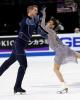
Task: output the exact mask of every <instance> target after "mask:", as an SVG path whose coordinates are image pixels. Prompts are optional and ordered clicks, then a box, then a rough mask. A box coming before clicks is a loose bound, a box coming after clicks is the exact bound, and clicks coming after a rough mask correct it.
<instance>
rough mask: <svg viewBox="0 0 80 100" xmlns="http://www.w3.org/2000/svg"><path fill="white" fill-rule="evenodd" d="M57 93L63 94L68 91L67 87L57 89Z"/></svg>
mask: <svg viewBox="0 0 80 100" xmlns="http://www.w3.org/2000/svg"><path fill="white" fill-rule="evenodd" d="M57 93H58V94H64V93H68V88H64V89H62V90H60V91H57Z"/></svg>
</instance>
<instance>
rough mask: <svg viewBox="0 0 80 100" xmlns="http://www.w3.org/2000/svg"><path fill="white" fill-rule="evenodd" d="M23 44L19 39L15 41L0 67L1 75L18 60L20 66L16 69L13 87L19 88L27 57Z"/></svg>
mask: <svg viewBox="0 0 80 100" xmlns="http://www.w3.org/2000/svg"><path fill="white" fill-rule="evenodd" d="M24 47H25V44H24V43H22V42H21V41H20V40H18V41H17V42H15V44H14V46H13V51H12V53H11V56H10V58H9V59H7V60H6V61H5V62H4V63H3V64H2V65H1V67H0V75H2V74H3V73H4V72H5V71H6V70H7V69H8V68H9V67H10V65H12V64H13V63H14V62H15V61H16V60H18V62H19V64H20V67H19V69H18V73H17V78H16V83H15V86H14V87H15V88H20V87H21V85H22V80H23V77H24V74H25V71H26V68H27V59H26V54H25V51H24Z"/></svg>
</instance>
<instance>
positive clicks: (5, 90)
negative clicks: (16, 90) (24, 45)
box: [0, 56, 80, 100]
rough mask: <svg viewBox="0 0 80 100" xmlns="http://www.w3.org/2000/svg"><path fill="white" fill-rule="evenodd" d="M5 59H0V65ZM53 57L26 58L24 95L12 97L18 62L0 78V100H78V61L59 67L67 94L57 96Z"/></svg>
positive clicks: (79, 73) (79, 69) (57, 83)
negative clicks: (67, 90)
mask: <svg viewBox="0 0 80 100" xmlns="http://www.w3.org/2000/svg"><path fill="white" fill-rule="evenodd" d="M5 59H6V58H0V65H1V64H2V63H3V62H4V60H5ZM53 62H54V60H53V57H52V56H49V57H28V68H27V71H26V74H25V77H24V80H23V88H24V89H26V91H27V93H26V95H14V94H13V87H14V84H15V80H16V76H17V70H18V67H19V65H18V62H15V63H14V64H13V65H12V66H11V67H10V68H9V69H8V70H7V71H6V72H5V73H4V74H3V75H2V76H1V77H0V100H80V60H78V64H75V63H69V64H66V65H63V66H62V67H61V71H62V73H63V75H64V79H65V80H66V82H67V84H68V85H69V93H67V94H57V93H56V91H57V90H58V89H59V88H60V85H59V81H58V79H57V77H56V75H55V73H54V72H53Z"/></svg>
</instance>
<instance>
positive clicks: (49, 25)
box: [47, 20, 55, 29]
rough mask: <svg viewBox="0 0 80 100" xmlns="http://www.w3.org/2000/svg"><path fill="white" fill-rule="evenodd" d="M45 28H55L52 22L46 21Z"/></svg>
mask: <svg viewBox="0 0 80 100" xmlns="http://www.w3.org/2000/svg"><path fill="white" fill-rule="evenodd" d="M47 26H48V27H49V28H50V29H54V28H55V25H54V22H53V21H51V20H50V21H48V23H47Z"/></svg>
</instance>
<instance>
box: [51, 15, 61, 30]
mask: <svg viewBox="0 0 80 100" xmlns="http://www.w3.org/2000/svg"><path fill="white" fill-rule="evenodd" d="M50 21H53V23H54V25H55V27H54V29H55V28H56V27H57V26H58V25H59V23H58V20H57V19H55V18H54V17H51V18H50Z"/></svg>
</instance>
